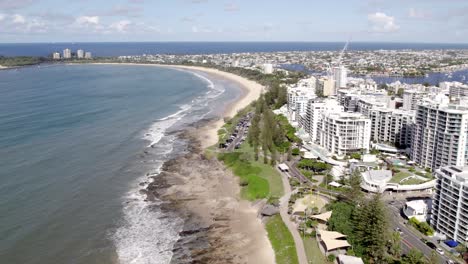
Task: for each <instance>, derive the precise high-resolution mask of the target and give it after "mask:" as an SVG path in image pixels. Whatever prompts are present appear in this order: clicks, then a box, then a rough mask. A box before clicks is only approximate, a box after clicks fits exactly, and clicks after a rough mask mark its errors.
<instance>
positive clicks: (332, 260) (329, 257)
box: [327, 254, 336, 262]
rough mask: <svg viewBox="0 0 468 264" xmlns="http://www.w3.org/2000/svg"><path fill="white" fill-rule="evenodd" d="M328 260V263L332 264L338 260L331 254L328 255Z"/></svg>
mask: <svg viewBox="0 0 468 264" xmlns="http://www.w3.org/2000/svg"><path fill="white" fill-rule="evenodd" d="M327 259H328V261H330V262H334V261H335V259H336V256H335V255H333V254H330V255H328V257H327Z"/></svg>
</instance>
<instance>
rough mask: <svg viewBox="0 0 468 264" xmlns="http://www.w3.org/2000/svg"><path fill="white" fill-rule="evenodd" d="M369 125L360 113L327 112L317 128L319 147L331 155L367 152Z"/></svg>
mask: <svg viewBox="0 0 468 264" xmlns="http://www.w3.org/2000/svg"><path fill="white" fill-rule="evenodd" d="M370 130H371V123H370V120H369V118H367V117H365V116H364V115H362V114H360V113H346V112H327V113H324V114H323V116H322V121H321V122H320V126H319V127H318V137H319V138H318V140H319V142H320V145H321V146H322V147H324V148H326V149H327V150H328V151H330V152H331V153H334V154H337V155H340V156H341V155H345V154H347V153H351V152H356V151H361V150H369V144H370V133H371V132H370Z"/></svg>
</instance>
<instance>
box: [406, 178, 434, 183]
mask: <svg viewBox="0 0 468 264" xmlns="http://www.w3.org/2000/svg"><path fill="white" fill-rule="evenodd" d="M427 181H428V180H420V179H417V178H411V179H409V180H406V181H404V182H402V183H401V185H411V184H421V183H423V182H427Z"/></svg>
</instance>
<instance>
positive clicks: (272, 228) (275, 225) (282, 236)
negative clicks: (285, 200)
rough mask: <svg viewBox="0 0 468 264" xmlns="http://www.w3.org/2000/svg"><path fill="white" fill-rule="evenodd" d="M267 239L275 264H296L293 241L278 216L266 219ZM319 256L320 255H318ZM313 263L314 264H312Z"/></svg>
mask: <svg viewBox="0 0 468 264" xmlns="http://www.w3.org/2000/svg"><path fill="white" fill-rule="evenodd" d="M266 230H267V232H268V238H269V239H270V242H271V245H272V246H273V250H274V251H275V256H276V263H278V264H295V263H298V259H297V253H296V246H295V244H294V239H293V237H292V235H291V233H290V232H289V230H288V228H287V227H286V225H285V224H284V223H283V221H282V220H281V216H280V215H275V216H273V217H271V218H270V219H268V221H267V223H266ZM320 255H321V254H320ZM314 263H315V262H314Z"/></svg>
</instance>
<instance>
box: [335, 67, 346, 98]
mask: <svg viewBox="0 0 468 264" xmlns="http://www.w3.org/2000/svg"><path fill="white" fill-rule="evenodd" d="M333 79H334V80H335V92H334V94H336V91H338V89H340V88H346V85H347V84H348V70H347V69H346V68H345V67H344V66H343V65H340V66H338V67H334V68H333Z"/></svg>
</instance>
